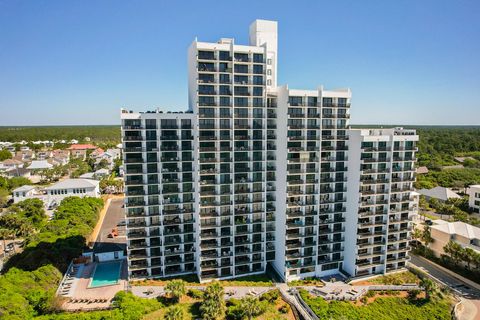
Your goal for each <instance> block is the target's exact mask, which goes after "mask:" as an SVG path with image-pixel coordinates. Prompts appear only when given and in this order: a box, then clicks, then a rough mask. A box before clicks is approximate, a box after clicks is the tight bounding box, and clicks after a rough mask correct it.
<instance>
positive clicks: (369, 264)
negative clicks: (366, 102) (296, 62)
mask: <svg viewBox="0 0 480 320" xmlns="http://www.w3.org/2000/svg"><path fill="white" fill-rule="evenodd" d="M188 68H189V79H188V83H189V109H188V111H186V112H167V113H165V112H163V113H162V112H161V111H158V110H157V111H154V112H144V113H134V112H131V111H127V110H122V113H121V118H122V137H123V147H124V161H125V173H126V175H125V190H126V191H125V193H126V201H125V212H126V219H127V242H128V265H129V276H130V278H149V277H169V276H178V275H181V274H190V273H195V274H197V275H198V276H199V278H200V279H201V280H202V281H203V280H209V279H222V278H232V277H238V276H243V275H249V274H255V273H264V272H265V271H266V270H267V268H272V269H274V270H275V271H276V272H277V273H278V274H279V275H280V276H281V277H283V278H284V279H285V280H292V279H299V278H304V277H311V276H323V275H328V274H334V273H338V272H343V273H345V274H348V275H350V276H361V275H366V274H376V273H384V272H388V271H390V270H395V269H397V268H402V267H403V266H404V265H405V260H406V259H407V257H408V256H407V252H408V249H409V247H408V237H409V233H410V229H409V228H410V223H409V221H410V218H411V212H413V210H414V206H415V204H414V201H413V200H412V196H411V191H412V182H413V180H414V172H413V168H414V161H415V141H417V140H418V136H416V135H415V132H414V131H412V130H403V129H401V128H395V129H382V130H380V129H376V130H369V129H363V130H350V129H349V124H348V121H349V118H350V113H349V109H350V98H351V92H350V90H349V89H342V90H335V91H330V90H324V89H323V88H322V87H320V88H319V89H317V90H295V89H290V88H289V87H288V86H277V23H276V22H274V21H264V20H257V21H255V22H254V23H253V24H252V25H251V26H250V44H249V45H238V44H235V42H234V40H233V39H220V40H219V41H218V42H216V43H207V42H199V41H196V40H195V41H194V42H193V43H192V45H191V46H190V48H189V50H188Z"/></svg>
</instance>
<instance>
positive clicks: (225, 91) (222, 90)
mask: <svg viewBox="0 0 480 320" xmlns="http://www.w3.org/2000/svg"><path fill="white" fill-rule="evenodd" d="M230 94H232V93H231V92H230V86H220V95H224V96H228V95H230Z"/></svg>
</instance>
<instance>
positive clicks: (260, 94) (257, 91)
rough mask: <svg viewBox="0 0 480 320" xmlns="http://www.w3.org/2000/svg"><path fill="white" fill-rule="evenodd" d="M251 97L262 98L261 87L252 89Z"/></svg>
mask: <svg viewBox="0 0 480 320" xmlns="http://www.w3.org/2000/svg"><path fill="white" fill-rule="evenodd" d="M253 95H254V96H257V97H258V96H262V95H263V88H262V87H253Z"/></svg>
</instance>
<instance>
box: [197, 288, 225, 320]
mask: <svg viewBox="0 0 480 320" xmlns="http://www.w3.org/2000/svg"><path fill="white" fill-rule="evenodd" d="M200 311H201V312H202V319H204V320H215V319H218V318H220V317H223V316H224V315H225V298H224V292H223V287H222V285H221V284H220V283H219V282H212V283H211V284H210V285H208V286H207V288H206V289H205V292H204V293H203V302H202V305H201V306H200Z"/></svg>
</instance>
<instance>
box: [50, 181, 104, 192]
mask: <svg viewBox="0 0 480 320" xmlns="http://www.w3.org/2000/svg"><path fill="white" fill-rule="evenodd" d="M99 183H100V181H95V180H89V179H67V180H63V181H59V182H57V183H55V184H53V185H51V186H49V187H46V188H45V190H56V189H74V188H95V187H96V186H98V184H99Z"/></svg>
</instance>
